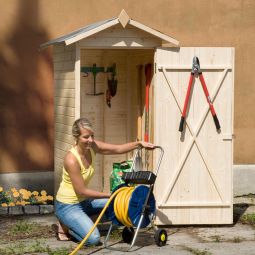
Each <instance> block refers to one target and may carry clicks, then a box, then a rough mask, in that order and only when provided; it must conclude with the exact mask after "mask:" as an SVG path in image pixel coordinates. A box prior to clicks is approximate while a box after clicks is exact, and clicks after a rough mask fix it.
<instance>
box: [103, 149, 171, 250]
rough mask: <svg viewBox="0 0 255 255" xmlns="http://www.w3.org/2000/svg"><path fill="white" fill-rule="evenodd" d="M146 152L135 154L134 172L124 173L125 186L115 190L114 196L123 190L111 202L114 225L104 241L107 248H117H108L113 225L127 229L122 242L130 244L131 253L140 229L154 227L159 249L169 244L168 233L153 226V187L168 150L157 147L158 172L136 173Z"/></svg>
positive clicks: (124, 230) (110, 208) (109, 213)
mask: <svg viewBox="0 0 255 255" xmlns="http://www.w3.org/2000/svg"><path fill="white" fill-rule="evenodd" d="M142 149H143V148H139V149H138V150H137V151H136V152H135V155H134V157H133V162H132V166H131V171H130V172H125V173H123V176H122V179H123V180H124V181H125V183H124V184H121V185H119V186H118V187H116V188H115V190H113V193H114V192H115V191H117V190H118V189H123V190H121V191H120V192H119V193H118V195H117V196H116V197H115V198H114V199H113V200H112V201H111V203H110V205H109V207H108V217H109V218H110V220H111V221H112V223H111V225H110V228H109V230H108V233H107V235H106V238H105V241H104V246H105V248H109V249H113V248H112V247H109V246H108V245H107V241H108V239H109V236H110V233H111V230H112V227H113V225H118V226H124V228H123V231H122V239H123V241H124V242H125V243H128V244H130V247H129V248H128V249H127V251H129V250H131V249H132V247H133V245H134V244H135V241H136V238H137V235H138V232H139V229H140V228H145V227H147V226H148V225H149V224H151V226H152V227H153V229H154V238H155V242H156V244H157V245H158V246H164V245H165V244H166V242H167V232H166V230H164V229H159V228H157V227H156V226H155V225H154V223H153V221H154V218H155V211H156V202H155V198H154V195H153V188H154V184H155V181H156V177H157V174H158V171H159V167H160V164H161V161H162V158H163V154H164V150H163V148H162V147H160V146H155V147H154V149H159V150H160V156H159V160H158V162H157V167H156V170H155V171H154V172H153V171H148V170H144V171H135V169H134V165H135V162H136V160H137V159H138V155H139V152H141V150H142ZM134 228H136V229H134ZM114 250H115V249H114Z"/></svg>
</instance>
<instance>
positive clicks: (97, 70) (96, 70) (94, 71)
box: [81, 64, 104, 96]
mask: <svg viewBox="0 0 255 255" xmlns="http://www.w3.org/2000/svg"><path fill="white" fill-rule="evenodd" d="M81 72H82V73H85V77H87V76H88V75H89V73H92V74H93V80H94V92H93V93H87V95H90V96H100V95H103V94H104V93H103V92H99V93H97V92H96V76H97V74H98V73H104V67H99V66H97V65H96V64H93V66H92V67H91V66H89V67H87V66H84V67H81Z"/></svg>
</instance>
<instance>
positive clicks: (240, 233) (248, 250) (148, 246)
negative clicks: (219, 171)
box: [0, 199, 255, 255]
mask: <svg viewBox="0 0 255 255" xmlns="http://www.w3.org/2000/svg"><path fill="white" fill-rule="evenodd" d="M235 202H236V205H237V206H235V213H239V215H238V217H240V216H241V214H242V215H243V214H245V213H255V205H254V202H253V201H251V200H248V202H247V201H246V200H245V202H244V200H240V201H239V200H238V199H237V200H235ZM238 205H240V206H238ZM240 213H241V214H240ZM23 217H25V219H26V220H29V221H31V222H37V223H39V224H42V225H48V226H50V225H52V224H53V223H56V221H57V220H56V218H55V216H54V214H47V215H26V216H23ZM108 228H109V224H103V225H100V229H101V233H102V241H103V240H104V238H105V235H106V232H107V230H108ZM166 230H167V232H168V235H169V236H168V241H167V244H166V245H165V246H164V247H158V246H157V245H156V244H155V241H154V237H153V236H154V232H153V230H152V229H142V230H141V233H139V235H138V238H137V241H136V243H135V246H134V247H133V249H132V252H131V254H139V255H145V254H146V255H147V254H160V255H164V254H169V255H172V254H173V255H192V254H195V255H239V254H242V255H255V228H254V226H252V225H249V224H242V223H241V222H237V223H235V224H233V225H227V226H182V227H168V228H166ZM42 240H43V242H44V243H45V245H48V246H49V247H50V248H52V249H55V248H66V249H70V247H72V249H74V248H75V247H76V246H77V243H75V242H72V241H67V242H63V241H57V240H56V239H55V238H53V237H50V238H47V239H42ZM24 242H30V240H25V241H24ZM109 244H111V245H112V246H111V247H114V248H117V249H119V251H113V250H110V249H105V248H104V246H99V247H93V248H86V249H83V250H81V251H80V252H79V253H77V254H80V255H82V254H98V255H99V254H100V255H103V254H105V255H106V254H113V255H115V254H127V253H126V252H125V251H124V250H125V249H127V248H128V247H129V246H128V245H127V244H125V243H123V242H122V241H121V240H120V238H119V239H118V238H117V239H114V240H110V241H109ZM3 245H7V244H1V242H0V246H3ZM33 254H34V253H33ZM36 255H48V253H36Z"/></svg>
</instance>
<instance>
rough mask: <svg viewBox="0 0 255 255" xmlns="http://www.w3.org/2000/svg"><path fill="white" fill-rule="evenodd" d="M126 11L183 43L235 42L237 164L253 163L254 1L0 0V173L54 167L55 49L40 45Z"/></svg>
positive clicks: (223, 44)
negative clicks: (42, 47) (53, 57)
mask: <svg viewBox="0 0 255 255" xmlns="http://www.w3.org/2000/svg"><path fill="white" fill-rule="evenodd" d="M122 9H125V10H126V12H127V13H128V15H129V16H130V17H131V18H132V19H134V20H137V21H139V22H141V23H143V24H145V25H147V26H149V27H152V28H155V29H157V30H160V31H161V32H163V33H165V34H168V35H171V36H172V37H174V38H176V39H178V40H179V41H180V44H181V46H199V47H203V46H204V47H211V46H212V47H234V48H235V91H234V135H235V138H234V164H254V163H255V146H254V145H255V111H254V106H253V103H254V101H255V75H254V74H253V73H254V66H255V58H254V56H255V43H254V42H255V1H253V0H228V1H225V0H221V1H220V0H185V1H184V0H172V1H171V0H157V1H154V0H146V1H144V0H140V1H137V0H125V1H124V0H115V1H114V0H107V1H105V0H97V1H84V0H73V1H69V0H41V1H36V0H26V1H22V0H20V1H18V0H16V1H15V0H9V1H4V0H0V17H1V22H0V47H1V52H0V86H1V87H0V90H1V91H0V109H1V110H0V112H1V118H0V136H1V137H0V172H24V171H51V170H53V140H54V137H53V134H54V118H53V114H54V113H53V108H54V102H53V67H52V49H51V48H49V49H46V50H44V51H41V52H40V51H38V48H39V45H40V44H41V43H44V42H46V41H48V40H51V39H54V38H56V37H59V36H62V35H65V34H67V33H69V32H71V31H73V30H76V29H79V28H81V27H83V26H86V25H88V24H91V23H94V22H97V21H101V20H104V19H109V18H112V17H116V16H118V15H119V13H120V11H121V10H122Z"/></svg>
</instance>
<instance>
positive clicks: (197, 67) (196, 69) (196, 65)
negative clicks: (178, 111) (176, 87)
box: [179, 57, 220, 132]
mask: <svg viewBox="0 0 255 255" xmlns="http://www.w3.org/2000/svg"><path fill="white" fill-rule="evenodd" d="M195 75H198V77H199V80H200V82H201V84H202V87H203V91H204V94H205V97H206V100H207V102H208V104H209V107H210V111H211V114H212V116H213V120H214V124H215V126H216V129H217V130H220V123H219V120H218V117H217V115H216V112H215V110H214V107H213V103H212V101H211V98H210V95H209V92H208V89H207V86H206V83H205V80H204V76H203V74H202V71H201V69H200V63H199V59H198V57H194V58H193V65H192V70H191V74H190V79H189V85H188V89H187V94H186V98H185V102H184V107H183V111H182V117H181V121H180V126H179V131H180V132H182V131H183V125H184V121H185V118H186V112H187V107H188V103H189V99H190V92H191V90H192V86H193V83H194V77H195Z"/></svg>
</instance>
